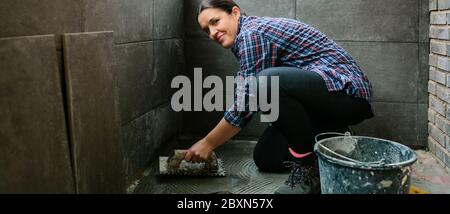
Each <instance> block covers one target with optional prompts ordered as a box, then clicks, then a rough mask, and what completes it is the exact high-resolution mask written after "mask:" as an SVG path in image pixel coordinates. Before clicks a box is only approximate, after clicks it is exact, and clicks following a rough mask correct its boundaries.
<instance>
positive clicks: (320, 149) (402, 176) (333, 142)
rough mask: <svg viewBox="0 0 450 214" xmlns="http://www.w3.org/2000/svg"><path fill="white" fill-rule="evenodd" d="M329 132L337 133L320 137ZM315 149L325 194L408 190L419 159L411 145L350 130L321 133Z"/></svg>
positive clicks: (395, 192) (378, 192) (402, 191)
mask: <svg viewBox="0 0 450 214" xmlns="http://www.w3.org/2000/svg"><path fill="white" fill-rule="evenodd" d="M326 135H334V137H329V138H325V139H322V140H319V141H318V138H319V137H322V136H326ZM336 135H338V136H336ZM314 152H315V153H316V154H317V156H318V159H319V172H320V183H321V190H322V194H407V193H408V192H409V187H410V182H411V166H412V165H413V164H414V162H415V161H416V160H417V157H416V154H415V152H414V151H413V150H412V149H410V148H409V147H407V146H404V145H402V144H399V143H396V142H393V141H389V140H384V139H378V138H372V137H363V136H351V135H350V133H346V134H341V133H323V134H319V135H317V136H316V144H315V145H314Z"/></svg>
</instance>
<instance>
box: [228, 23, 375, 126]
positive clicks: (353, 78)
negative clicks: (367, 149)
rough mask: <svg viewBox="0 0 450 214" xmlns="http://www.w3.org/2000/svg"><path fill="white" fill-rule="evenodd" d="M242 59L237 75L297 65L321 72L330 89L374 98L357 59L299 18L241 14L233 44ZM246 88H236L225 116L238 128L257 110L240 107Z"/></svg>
mask: <svg viewBox="0 0 450 214" xmlns="http://www.w3.org/2000/svg"><path fill="white" fill-rule="evenodd" d="M231 50H232V52H233V53H234V55H235V56H236V57H237V59H238V60H239V64H240V70H239V71H238V72H237V76H240V77H249V76H256V74H257V73H259V72H260V71H262V70H264V69H267V68H270V67H279V66H287V67H297V68H301V69H303V70H308V71H312V72H316V73H318V74H319V75H320V76H322V78H323V79H324V80H325V83H326V85H327V88H328V90H329V91H340V90H345V91H346V92H347V93H348V94H350V95H355V96H356V97H361V98H364V99H366V100H367V101H368V102H369V103H371V102H372V86H371V84H370V82H369V80H368V78H367V76H366V75H365V74H364V73H363V72H362V71H361V68H360V67H359V66H358V65H357V64H356V62H355V61H354V60H353V59H352V58H351V57H350V56H349V55H348V54H347V52H346V51H345V50H344V49H343V48H341V47H340V46H339V45H338V44H336V43H335V42H334V41H332V40H330V39H328V38H327V37H326V35H324V34H323V33H321V32H320V31H318V30H316V29H314V28H313V27H311V26H308V25H307V24H304V23H302V22H300V21H298V20H293V19H286V18H269V17H255V16H241V18H240V21H239V28H238V35H237V37H236V41H235V44H234V45H233V47H232V48H231ZM248 93H249V91H248V90H246V89H245V88H239V86H238V88H236V95H235V102H234V104H233V105H232V106H231V107H230V108H229V109H228V110H227V111H226V112H225V115H224V118H225V120H226V121H228V122H229V123H230V124H231V125H233V126H235V127H239V128H243V127H245V125H246V124H247V123H248V122H249V121H250V120H251V118H252V116H253V115H254V114H255V113H256V112H255V111H249V110H246V111H239V110H238V104H237V101H238V100H240V98H242V97H243V96H244V97H248V96H249V94H248Z"/></svg>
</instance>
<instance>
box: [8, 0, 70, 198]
mask: <svg viewBox="0 0 450 214" xmlns="http://www.w3.org/2000/svg"><path fill="white" fill-rule="evenodd" d="M2 4H3V3H2ZM3 9H4V8H3V7H1V9H0V10H3ZM2 20H3V19H2ZM0 47H1V48H0V70H1V72H0V130H1V131H0V142H1V146H0V147H1V149H0V157H1V159H2V161H0V171H1V174H2V176H0V193H14V194H17V193H40V194H43V193H51V194H55V193H60V194H61V193H63V194H67V193H74V192H75V184H74V180H73V177H72V167H71V163H70V151H69V141H68V136H67V128H66V121H65V115H64V105H63V103H64V101H63V95H62V86H61V79H62V77H61V75H60V72H59V69H58V64H57V55H56V47H55V38H54V36H33V37H17V38H10V39H0Z"/></svg>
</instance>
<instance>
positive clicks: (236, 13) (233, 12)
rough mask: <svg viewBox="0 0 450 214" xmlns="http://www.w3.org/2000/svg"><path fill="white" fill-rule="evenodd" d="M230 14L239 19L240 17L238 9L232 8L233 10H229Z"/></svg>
mask: <svg viewBox="0 0 450 214" xmlns="http://www.w3.org/2000/svg"><path fill="white" fill-rule="evenodd" d="M231 14H233V16H234V17H237V18H239V17H240V16H241V9H239V7H236V6H234V7H233V9H231Z"/></svg>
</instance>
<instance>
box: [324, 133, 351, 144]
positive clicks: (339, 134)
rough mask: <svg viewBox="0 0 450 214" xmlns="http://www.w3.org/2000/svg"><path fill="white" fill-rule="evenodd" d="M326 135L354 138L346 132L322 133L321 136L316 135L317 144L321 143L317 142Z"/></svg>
mask: <svg viewBox="0 0 450 214" xmlns="http://www.w3.org/2000/svg"><path fill="white" fill-rule="evenodd" d="M326 135H338V136H346V137H351V136H352V134H351V133H350V132H346V133H345V134H342V133H339V132H325V133H321V134H318V135H316V137H315V140H316V143H317V142H319V141H318V140H317V138H319V137H322V136H326Z"/></svg>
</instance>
